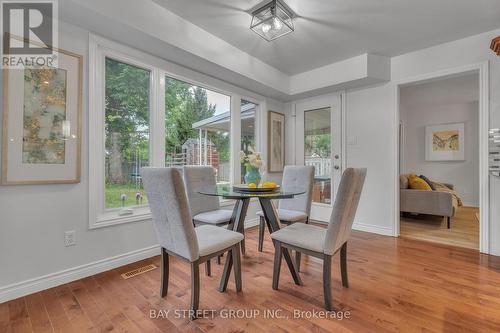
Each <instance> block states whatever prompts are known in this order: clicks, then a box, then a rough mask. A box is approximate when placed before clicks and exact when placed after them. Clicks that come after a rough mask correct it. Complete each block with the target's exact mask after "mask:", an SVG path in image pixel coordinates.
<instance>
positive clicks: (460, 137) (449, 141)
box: [425, 123, 465, 161]
mask: <svg viewBox="0 0 500 333" xmlns="http://www.w3.org/2000/svg"><path fill="white" fill-rule="evenodd" d="M464 125H465V124H464V123H455V124H443V125H431V126H426V127H425V160H426V161H463V160H465V153H464V143H465V133H464V132H465V131H464V127H465V126H464Z"/></svg>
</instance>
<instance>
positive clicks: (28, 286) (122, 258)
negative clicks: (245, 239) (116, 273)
mask: <svg viewBox="0 0 500 333" xmlns="http://www.w3.org/2000/svg"><path fill="white" fill-rule="evenodd" d="M257 225H259V218H253V219H246V220H245V229H248V228H252V227H255V226H257ZM159 254H160V249H159V246H158V245H154V246H150V247H147V248H144V249H140V250H136V251H132V252H128V253H124V254H121V255H118V256H114V257H110V258H106V259H102V260H98V261H94V262H91V263H88V264H84V265H81V266H77V267H72V268H69V269H65V270H62V271H59V272H55V273H51V274H47V275H44V276H40V277H36V278H33V279H29V280H26V281H22V282H17V283H13V284H10V285H7V286H4V287H0V303H3V302H7V301H10V300H12V299H16V298H19V297H23V296H26V295H29V294H32V293H36V292H39V291H42V290H46V289H49V288H53V287H56V286H59V285H61V284H65V283H68V282H71V281H75V280H79V279H83V278H85V277H87V276H91V275H95V274H98V273H101V272H105V271H109V270H111V269H114V268H117V267H120V266H124V265H128V264H131V263H133V262H136V261H140V260H143V259H147V258H150V257H154V256H157V255H159Z"/></svg>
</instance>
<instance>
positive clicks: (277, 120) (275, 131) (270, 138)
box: [267, 111, 285, 172]
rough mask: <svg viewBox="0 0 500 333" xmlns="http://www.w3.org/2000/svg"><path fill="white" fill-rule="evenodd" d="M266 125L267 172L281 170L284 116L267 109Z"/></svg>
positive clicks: (282, 162)
mask: <svg viewBox="0 0 500 333" xmlns="http://www.w3.org/2000/svg"><path fill="white" fill-rule="evenodd" d="M267 126H268V131H267V142H268V145H267V155H268V159H267V160H268V172H283V169H284V167H285V116H284V115H283V114H281V113H277V112H274V111H269V118H268V122H267Z"/></svg>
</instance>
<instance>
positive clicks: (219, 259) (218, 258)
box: [217, 254, 223, 265]
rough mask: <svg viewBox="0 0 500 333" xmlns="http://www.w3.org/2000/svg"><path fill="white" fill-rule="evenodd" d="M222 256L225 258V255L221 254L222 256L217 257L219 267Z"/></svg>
mask: <svg viewBox="0 0 500 333" xmlns="http://www.w3.org/2000/svg"><path fill="white" fill-rule="evenodd" d="M222 256H223V254H221V255H220V256H217V265H220V263H221V258H222Z"/></svg>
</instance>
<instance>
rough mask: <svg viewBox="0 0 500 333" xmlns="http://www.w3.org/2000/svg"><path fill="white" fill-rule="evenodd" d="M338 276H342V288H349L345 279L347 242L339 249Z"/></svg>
mask: <svg viewBox="0 0 500 333" xmlns="http://www.w3.org/2000/svg"><path fill="white" fill-rule="evenodd" d="M340 274H341V275H342V286H344V287H345V288H349V279H348V278H347V242H345V243H344V245H342V247H341V248H340Z"/></svg>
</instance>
